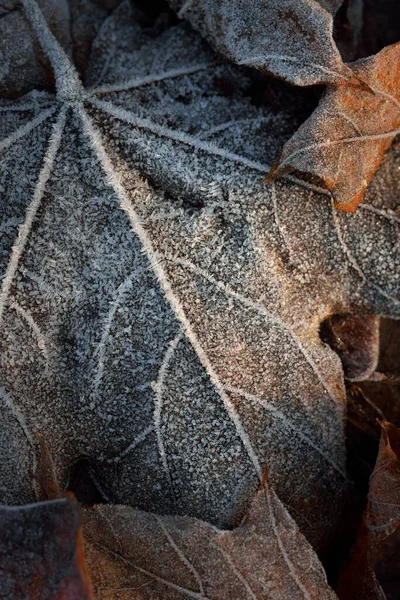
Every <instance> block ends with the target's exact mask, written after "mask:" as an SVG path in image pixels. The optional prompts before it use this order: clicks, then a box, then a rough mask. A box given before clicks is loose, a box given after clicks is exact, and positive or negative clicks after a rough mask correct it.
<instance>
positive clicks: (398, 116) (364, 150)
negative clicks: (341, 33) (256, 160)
mask: <svg viewBox="0 0 400 600" xmlns="http://www.w3.org/2000/svg"><path fill="white" fill-rule="evenodd" d="M352 68H353V71H354V72H355V73H356V74H357V75H358V77H359V78H360V79H362V80H363V81H365V82H366V83H367V84H368V85H369V86H370V88H371V89H370V90H368V89H366V90H357V91H356V90H355V89H354V88H351V87H334V88H328V89H327V91H326V92H325V95H324V96H323V98H322V100H321V101H320V104H319V106H318V108H317V109H316V110H315V111H314V113H313V114H312V115H311V117H310V118H309V119H308V120H307V121H306V122H305V123H304V124H303V125H302V126H301V127H300V128H299V130H298V131H297V132H296V133H295V134H294V135H293V137H292V138H291V139H290V140H289V142H287V143H286V145H285V147H284V148H283V152H282V155H281V157H280V159H279V163H278V165H277V166H276V167H275V168H274V169H273V172H272V173H273V174H274V175H279V174H282V173H285V172H287V171H290V170H297V171H300V172H302V173H309V174H311V175H313V176H314V177H318V178H319V179H320V180H322V181H323V182H324V184H325V186H326V187H327V188H328V189H329V190H331V192H332V195H333V198H334V199H335V200H336V203H337V206H338V207H339V208H342V209H343V210H346V211H349V212H353V211H354V210H355V209H356V208H357V206H358V204H359V203H360V201H361V200H362V198H363V196H364V193H365V190H366V188H367V186H368V185H369V183H370V182H371V180H372V177H373V176H374V174H375V172H376V171H377V169H378V167H379V165H380V163H381V161H382V157H383V155H384V153H385V151H386V150H387V149H388V148H389V146H390V144H391V143H392V141H393V138H394V137H395V136H396V135H397V134H399V133H400V42H399V43H398V44H393V45H392V46H389V47H388V48H385V49H384V50H382V51H381V52H379V54H377V55H376V56H372V57H371V58H368V59H365V60H360V61H359V62H356V63H354V64H353V65H352Z"/></svg>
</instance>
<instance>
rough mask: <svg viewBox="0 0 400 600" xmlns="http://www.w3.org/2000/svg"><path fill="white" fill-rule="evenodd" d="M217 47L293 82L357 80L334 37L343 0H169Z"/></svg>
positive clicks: (179, 12) (182, 16) (239, 62)
mask: <svg viewBox="0 0 400 600" xmlns="http://www.w3.org/2000/svg"><path fill="white" fill-rule="evenodd" d="M168 1H169V4H170V5H171V7H172V8H173V9H174V10H176V11H177V14H178V16H179V17H181V18H184V19H187V20H188V21H189V22H190V23H191V24H192V25H193V27H194V28H195V29H197V30H198V31H199V32H200V33H201V34H202V35H203V36H204V37H205V38H206V39H207V40H208V41H209V42H210V43H211V45H212V46H213V47H214V48H215V49H216V50H217V51H218V52H221V53H222V54H223V55H224V56H226V57H227V58H229V59H230V60H233V61H234V62H236V63H238V64H244V65H248V66H251V67H255V68H257V69H259V70H261V71H263V72H265V71H267V72H268V73H272V74H273V75H275V76H277V77H279V78H280V79H284V80H286V81H289V82H290V83H293V84H295V85H313V84H325V83H331V84H332V83H334V84H338V85H342V84H349V83H353V84H354V83H355V82H356V79H355V77H354V75H353V73H352V71H351V69H350V68H349V67H348V66H346V65H345V64H344V63H343V61H342V59H341V56H340V53H339V50H338V49H337V47H336V43H335V41H334V39H333V15H334V14H335V13H336V11H337V10H338V8H339V7H340V5H341V4H342V0H321V1H317V0H220V1H219V2H215V0H168Z"/></svg>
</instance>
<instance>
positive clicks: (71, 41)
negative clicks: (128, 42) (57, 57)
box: [0, 0, 120, 97]
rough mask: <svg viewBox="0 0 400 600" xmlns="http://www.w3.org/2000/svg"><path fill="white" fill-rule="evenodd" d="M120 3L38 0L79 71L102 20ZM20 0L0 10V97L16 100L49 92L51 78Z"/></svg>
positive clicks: (9, 0) (6, 1)
mask: <svg viewBox="0 0 400 600" xmlns="http://www.w3.org/2000/svg"><path fill="white" fill-rule="evenodd" d="M119 2H120V0H39V1H38V4H39V6H40V8H41V9H42V11H43V14H44V16H45V17H46V20H47V23H48V25H49V27H50V29H51V31H52V32H53V34H54V35H55V37H56V38H57V40H58V41H59V43H60V44H61V45H62V47H63V48H64V50H65V52H66V53H67V54H68V55H69V56H73V57H74V61H75V65H76V67H77V69H78V70H79V71H80V72H81V71H83V70H84V69H85V68H86V66H87V60H88V57H89V53H90V47H91V43H92V41H93V39H94V37H95V36H96V34H97V32H98V30H99V29H100V26H101V24H102V23H103V21H104V19H105V18H106V17H107V16H108V14H109V12H110V11H111V9H113V8H114V7H115V6H117V5H118V3H119ZM20 6H21V3H20V1H19V0H3V1H2V3H1V7H0V40H1V46H0V57H1V65H0V94H1V95H2V96H5V97H16V96H18V94H22V93H25V92H28V91H30V90H32V89H35V88H37V89H46V90H51V89H52V88H53V86H54V78H53V73H52V69H51V67H50V63H49V61H48V59H47V58H46V56H45V54H43V52H42V51H41V48H40V45H39V44H38V42H37V39H36V36H35V35H34V33H33V32H32V30H31V28H30V26H29V22H28V21H27V19H26V17H25V14H24V13H23V11H21V10H20Z"/></svg>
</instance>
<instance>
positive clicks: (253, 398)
mask: <svg viewBox="0 0 400 600" xmlns="http://www.w3.org/2000/svg"><path fill="white" fill-rule="evenodd" d="M225 389H226V390H227V391H228V392H232V393H233V394H237V395H239V396H243V398H246V399H247V400H249V401H250V402H254V403H255V404H259V405H260V406H262V407H263V408H265V410H267V411H269V412H271V413H273V414H274V415H275V416H276V417H277V418H278V419H280V421H281V422H282V423H283V424H284V426H285V427H286V428H287V429H288V430H289V431H292V432H293V433H294V434H295V435H296V436H298V437H299V438H300V439H301V440H303V442H305V443H306V444H308V445H309V446H310V447H311V448H313V449H314V450H315V451H316V452H318V454H319V455H320V456H322V458H323V459H324V460H326V462H327V463H329V464H330V465H331V467H333V468H334V469H335V471H337V472H338V473H339V474H340V475H341V476H342V477H343V478H344V479H345V480H346V481H347V475H346V473H345V471H343V469H342V468H341V467H340V466H339V465H338V464H336V463H335V461H333V460H332V458H331V457H330V456H329V454H327V453H326V452H325V451H324V450H323V449H322V448H320V447H319V446H317V444H315V443H314V442H313V441H312V440H311V439H310V438H309V437H308V436H306V435H304V434H303V433H302V432H301V430H300V428H299V427H296V426H295V425H294V424H293V423H292V422H291V421H290V419H288V418H287V417H286V415H284V414H283V412H282V411H280V410H279V409H278V408H276V406H273V404H271V403H270V402H267V401H266V400H264V399H263V398H259V397H258V396H254V395H253V394H249V393H248V392H246V391H245V390H242V389H239V388H237V387H234V386H231V385H225Z"/></svg>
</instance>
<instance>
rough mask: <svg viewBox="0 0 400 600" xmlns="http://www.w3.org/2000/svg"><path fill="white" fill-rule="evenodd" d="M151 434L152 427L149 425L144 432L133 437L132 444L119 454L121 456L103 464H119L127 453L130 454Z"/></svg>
mask: <svg viewBox="0 0 400 600" xmlns="http://www.w3.org/2000/svg"><path fill="white" fill-rule="evenodd" d="M153 432H154V426H153V425H150V426H149V427H147V428H146V429H144V431H142V432H141V433H139V435H137V436H136V437H135V439H134V440H133V442H132V443H131V444H129V446H128V447H127V448H125V450H124V451H123V452H121V454H119V455H118V456H117V457H116V458H113V459H109V460H107V461H105V462H113V463H117V462H120V461H121V460H122V459H123V458H125V456H126V455H127V454H129V452H132V451H133V450H134V449H135V448H136V447H137V446H138V445H139V444H140V443H141V442H144V440H145V439H146V438H148V437H149V435H150V434H152V433H153Z"/></svg>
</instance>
